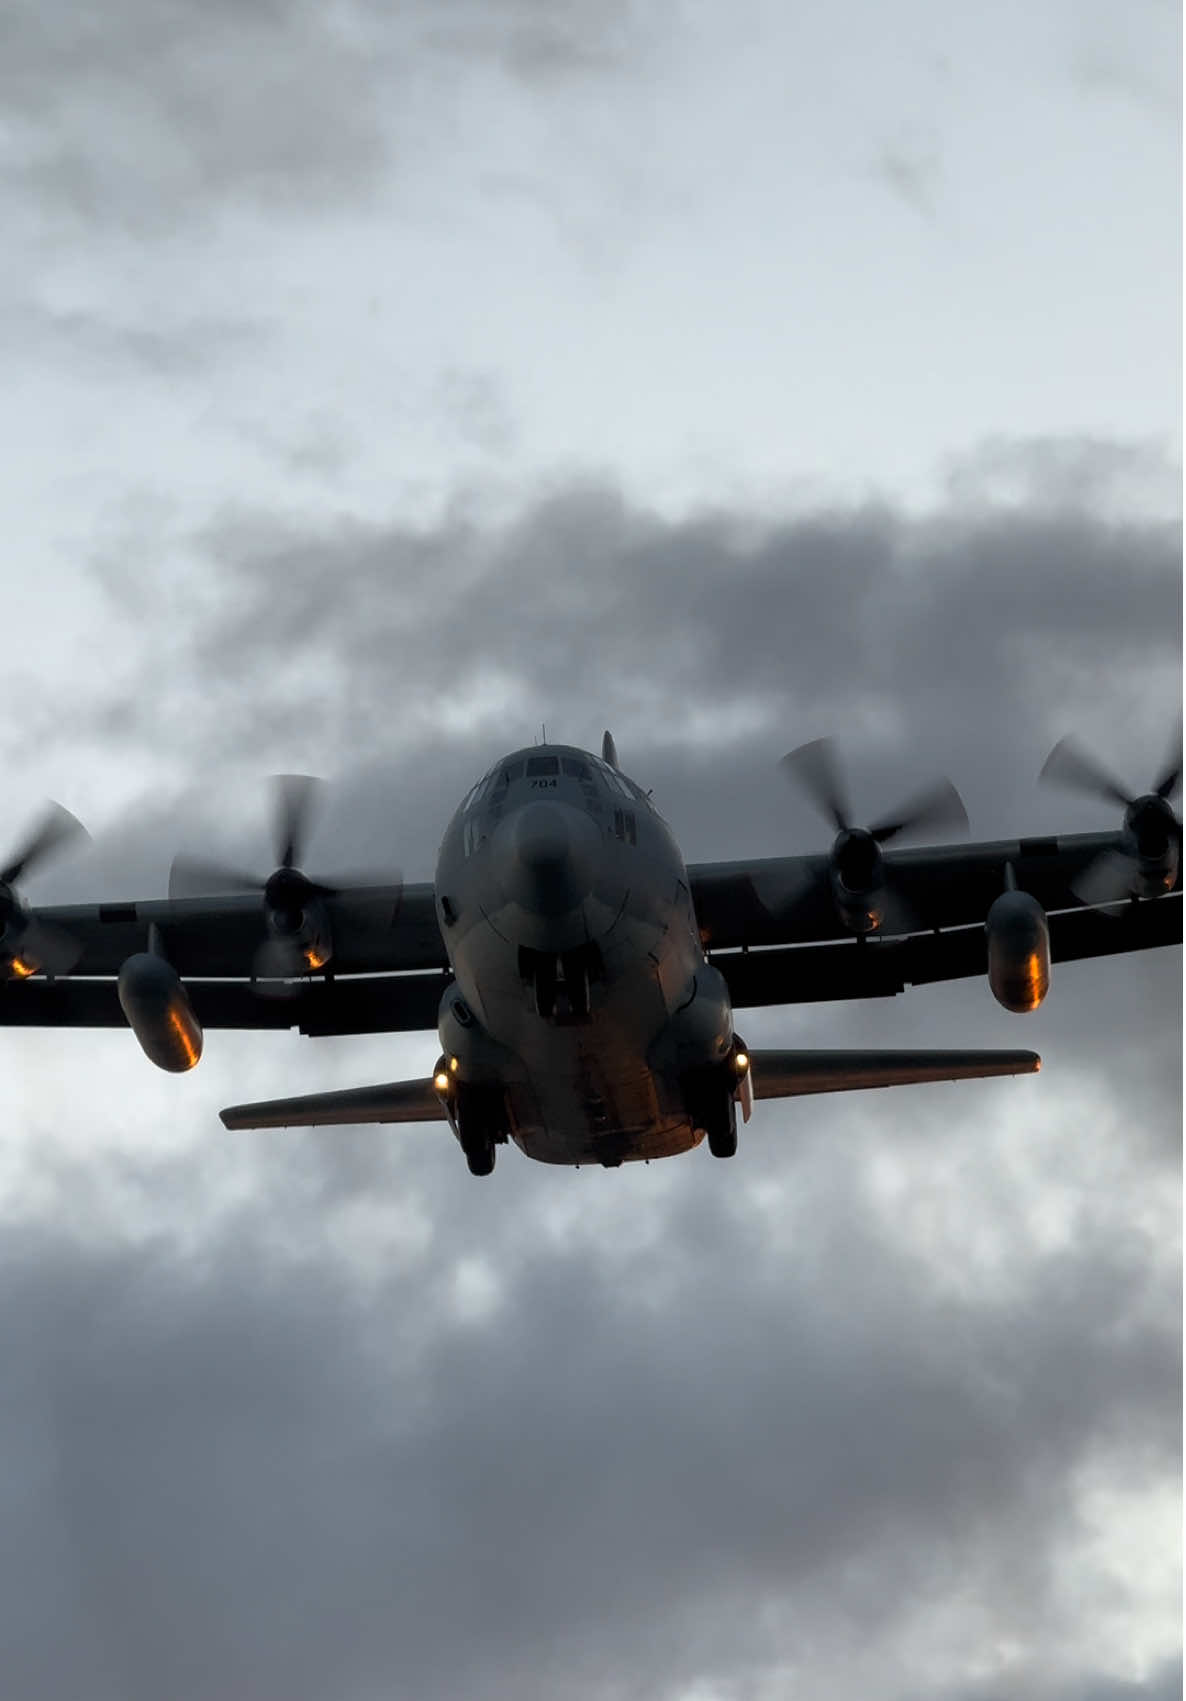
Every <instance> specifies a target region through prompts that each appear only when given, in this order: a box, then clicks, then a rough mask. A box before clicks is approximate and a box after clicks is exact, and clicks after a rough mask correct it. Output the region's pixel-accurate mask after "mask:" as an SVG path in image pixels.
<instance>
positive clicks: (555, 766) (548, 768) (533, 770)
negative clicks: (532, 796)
mask: <svg viewBox="0 0 1186 1701" xmlns="http://www.w3.org/2000/svg"><path fill="white" fill-rule="evenodd" d="M559 772H560V759H559V757H558V756H529V757H528V758H527V778H528V779H529V780H530V779H538V778H539V777H541V776H542V775H544V774H558V773H559Z"/></svg>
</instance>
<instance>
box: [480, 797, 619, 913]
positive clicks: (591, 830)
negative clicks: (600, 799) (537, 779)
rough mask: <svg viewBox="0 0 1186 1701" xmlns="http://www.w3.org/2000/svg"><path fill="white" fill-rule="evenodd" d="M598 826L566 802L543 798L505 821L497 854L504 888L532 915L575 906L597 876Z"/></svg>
mask: <svg viewBox="0 0 1186 1701" xmlns="http://www.w3.org/2000/svg"><path fill="white" fill-rule="evenodd" d="M598 842H599V839H598V834H597V829H596V828H595V827H594V825H593V823H592V822H591V821H590V820H589V819H588V817H587V816H585V815H583V814H582V813H581V812H580V811H579V810H577V809H571V808H570V807H569V806H568V805H567V804H565V803H553V802H550V801H545V800H543V799H541V800H540V801H539V802H537V803H529V804H527V805H526V806H525V807H524V808H523V809H519V810H516V812H515V814H514V815H513V816H511V818H510V819H509V820H508V821H506V822H505V823H504V826H503V828H502V829H500V832H499V834H498V840H497V844H496V854H497V856H498V863H499V874H500V877H501V882H502V886H503V889H504V891H505V892H506V894H507V896H508V897H509V898H511V899H512V901H513V902H515V903H517V904H519V905H521V906H522V908H523V909H525V910H530V911H534V913H535V914H536V915H544V916H560V915H565V914H567V913H568V911H570V910H574V909H576V907H577V905H578V904H580V903H581V902H582V901H583V900H584V899H585V898H586V897H588V895H589V893H590V891H591V890H592V887H593V882H594V879H595V877H596V871H597V865H596V850H597V846H598Z"/></svg>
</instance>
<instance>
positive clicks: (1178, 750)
mask: <svg viewBox="0 0 1186 1701" xmlns="http://www.w3.org/2000/svg"><path fill="white" fill-rule="evenodd" d="M1181 783H1182V729H1181V727H1179V728H1178V736H1177V739H1176V741H1175V744H1174V751H1173V754H1172V755H1171V756H1170V757H1169V759H1168V761H1167V762H1166V765H1165V767H1164V768H1163V769H1162V771H1161V773H1160V774H1159V775H1158V777H1157V779H1156V780H1155V781H1154V782H1153V790H1154V791H1155V792H1156V793H1157V795H1158V797H1161V798H1165V799H1166V800H1167V802H1168V800H1169V799H1170V798H1171V797H1172V796H1173V795H1174V793H1175V792H1176V791H1177V789H1178V787H1179V785H1181Z"/></svg>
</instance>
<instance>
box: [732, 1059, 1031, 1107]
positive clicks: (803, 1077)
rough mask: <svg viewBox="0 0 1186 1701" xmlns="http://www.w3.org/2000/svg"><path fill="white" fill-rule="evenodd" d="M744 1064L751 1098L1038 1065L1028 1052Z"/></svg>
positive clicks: (975, 1077) (966, 1077)
mask: <svg viewBox="0 0 1186 1701" xmlns="http://www.w3.org/2000/svg"><path fill="white" fill-rule="evenodd" d="M749 1060H750V1079H751V1081H752V1083H753V1093H754V1097H755V1098H756V1099H789V1098H797V1097H799V1095H800V1094H803V1093H845V1092H852V1091H855V1090H858V1089H860V1088H863V1087H907V1086H912V1085H915V1084H918V1083H921V1082H925V1081H981V1080H985V1079H987V1078H988V1077H990V1076H994V1075H1036V1074H1037V1072H1038V1070H1039V1069H1040V1068H1041V1066H1042V1064H1041V1059H1040V1058H1039V1057H1038V1055H1037V1053H1036V1052H1033V1051H751V1052H750V1053H749Z"/></svg>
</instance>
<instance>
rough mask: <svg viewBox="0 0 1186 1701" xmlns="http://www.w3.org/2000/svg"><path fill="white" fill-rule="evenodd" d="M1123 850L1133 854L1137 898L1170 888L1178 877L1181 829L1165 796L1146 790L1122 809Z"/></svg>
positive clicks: (1156, 895) (1152, 896)
mask: <svg viewBox="0 0 1186 1701" xmlns="http://www.w3.org/2000/svg"><path fill="white" fill-rule="evenodd" d="M1124 839H1125V851H1126V854H1127V855H1128V856H1130V857H1131V858H1132V861H1133V864H1134V868H1133V878H1132V885H1131V891H1132V894H1133V896H1134V897H1137V898H1159V897H1161V895H1162V893H1163V892H1172V891H1173V889H1174V883H1175V881H1176V880H1177V878H1178V860H1179V853H1180V850H1181V843H1182V830H1181V828H1180V826H1179V825H1178V818H1177V816H1176V815H1175V814H1174V812H1173V810H1172V809H1171V808H1170V805H1169V804H1168V803H1167V802H1166V800H1165V798H1163V797H1159V796H1158V795H1157V793H1156V792H1149V793H1147V794H1146V795H1145V796H1144V797H1138V798H1135V799H1134V800H1133V802H1132V803H1130V804H1129V806H1128V808H1127V809H1126V810H1125V812H1124Z"/></svg>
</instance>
